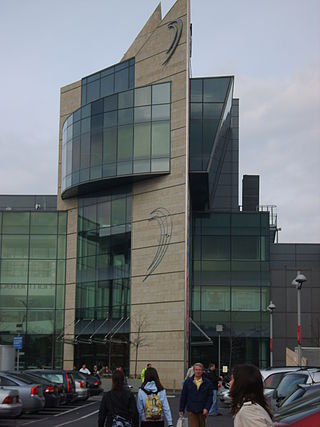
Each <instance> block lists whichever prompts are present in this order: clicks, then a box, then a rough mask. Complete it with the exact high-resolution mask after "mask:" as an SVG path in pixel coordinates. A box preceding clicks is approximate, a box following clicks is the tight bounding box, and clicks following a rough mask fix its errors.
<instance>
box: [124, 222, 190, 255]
mask: <svg viewBox="0 0 320 427" xmlns="http://www.w3.org/2000/svg"><path fill="white" fill-rule="evenodd" d="M171 220H172V236H171V240H170V243H177V242H181V240H184V223H185V216H184V214H177V215H173V216H172V217H171ZM132 230H133V233H132V241H131V248H132V249H140V248H144V247H150V248H151V250H153V248H155V247H156V248H157V247H158V244H159V239H160V226H159V224H158V222H157V221H156V220H152V221H149V220H146V221H139V222H134V223H133V224H132Z"/></svg>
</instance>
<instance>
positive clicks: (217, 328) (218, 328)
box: [216, 325, 223, 377]
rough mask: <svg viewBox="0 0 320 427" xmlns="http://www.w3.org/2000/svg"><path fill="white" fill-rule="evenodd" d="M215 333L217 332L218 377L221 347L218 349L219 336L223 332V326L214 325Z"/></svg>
mask: <svg viewBox="0 0 320 427" xmlns="http://www.w3.org/2000/svg"><path fill="white" fill-rule="evenodd" d="M216 332H218V337H219V338H218V375H219V377H220V355H221V347H220V336H221V332H223V325H216Z"/></svg>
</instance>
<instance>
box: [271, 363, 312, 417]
mask: <svg viewBox="0 0 320 427" xmlns="http://www.w3.org/2000/svg"><path fill="white" fill-rule="evenodd" d="M317 382H318V383H319V382H320V369H319V368H310V369H300V370H298V371H295V372H289V373H287V374H286V375H284V377H283V378H282V380H281V381H280V383H279V385H278V386H277V387H276V388H275V389H274V391H273V395H272V398H271V399H270V404H271V409H272V410H273V411H274V412H275V411H276V410H277V408H278V407H279V406H280V405H281V402H282V401H283V400H284V399H285V398H286V397H287V396H289V394H291V393H292V392H293V391H294V390H295V389H296V386H297V385H298V384H313V383H317Z"/></svg>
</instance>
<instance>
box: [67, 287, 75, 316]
mask: <svg viewBox="0 0 320 427" xmlns="http://www.w3.org/2000/svg"><path fill="white" fill-rule="evenodd" d="M75 299H76V284H75V283H72V284H68V285H66V293H65V306H66V309H67V310H68V309H69V310H70V309H73V308H74V307H75Z"/></svg>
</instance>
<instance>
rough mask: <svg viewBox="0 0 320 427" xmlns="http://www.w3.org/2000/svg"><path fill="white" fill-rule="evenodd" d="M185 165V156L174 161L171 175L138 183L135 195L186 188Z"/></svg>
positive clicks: (135, 187)
mask: <svg viewBox="0 0 320 427" xmlns="http://www.w3.org/2000/svg"><path fill="white" fill-rule="evenodd" d="M185 163H186V159H185V157H184V156H181V157H178V158H174V159H172V160H171V173H170V174H168V175H164V176H161V177H157V178H152V179H146V180H143V181H140V182H137V183H136V184H135V186H134V193H135V194H137V193H144V192H149V191H155V190H159V189H163V188H168V187H173V186H178V185H183V186H184V184H185V180H186V174H185ZM177 191H180V190H177Z"/></svg>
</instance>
